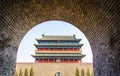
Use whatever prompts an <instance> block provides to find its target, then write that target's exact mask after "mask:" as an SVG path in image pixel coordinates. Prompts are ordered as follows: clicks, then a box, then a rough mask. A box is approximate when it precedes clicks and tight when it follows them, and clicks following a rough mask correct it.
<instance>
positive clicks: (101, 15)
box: [0, 0, 120, 76]
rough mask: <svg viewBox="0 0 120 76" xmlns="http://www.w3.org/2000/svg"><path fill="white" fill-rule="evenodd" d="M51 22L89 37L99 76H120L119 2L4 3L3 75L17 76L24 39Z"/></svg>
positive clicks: (0, 31)
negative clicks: (43, 23)
mask: <svg viewBox="0 0 120 76" xmlns="http://www.w3.org/2000/svg"><path fill="white" fill-rule="evenodd" d="M48 20H61V21H66V22H68V23H71V24H73V25H75V26H76V27H77V28H79V29H80V30H81V31H82V32H83V33H84V34H85V36H86V37H87V38H88V40H89V42H90V45H91V48H92V50H93V65H94V72H95V76H120V65H119V63H120V56H119V55H120V1H119V0H0V75H2V76H13V74H14V70H15V65H16V54H17V49H18V46H19V44H20V41H21V39H22V38H23V36H24V35H25V34H26V32H27V31H29V30H30V29H31V28H32V27H34V26H35V25H36V24H39V23H41V22H43V21H48Z"/></svg>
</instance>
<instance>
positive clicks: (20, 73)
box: [19, 68, 23, 76]
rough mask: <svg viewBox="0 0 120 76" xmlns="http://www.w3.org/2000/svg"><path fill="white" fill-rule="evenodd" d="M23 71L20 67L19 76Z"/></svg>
mask: <svg viewBox="0 0 120 76" xmlns="http://www.w3.org/2000/svg"><path fill="white" fill-rule="evenodd" d="M22 74H23V72H22V69H21V68H20V72H19V76H22Z"/></svg>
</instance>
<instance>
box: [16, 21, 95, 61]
mask: <svg viewBox="0 0 120 76" xmlns="http://www.w3.org/2000/svg"><path fill="white" fill-rule="evenodd" d="M42 34H45V35H73V34H75V35H76V38H80V39H82V40H81V41H80V43H82V44H84V45H83V46H82V54H85V55H86V57H84V58H83V59H82V62H83V63H92V62H93V55H92V51H91V47H90V44H89V42H88V40H87V38H86V37H85V35H84V34H83V33H82V32H81V31H80V30H79V29H78V28H76V27H75V26H73V25H72V24H70V23H67V22H64V21H57V20H52V21H46V22H42V23H40V24H38V25H36V26H35V27H33V28H32V29H31V30H29V31H28V32H27V33H26V35H25V36H24V37H23V39H22V40H21V43H20V45H19V48H18V53H17V62H18V63H29V62H30V63H34V62H35V60H34V58H33V57H32V56H31V55H32V54H35V49H36V48H35V46H34V44H36V43H37V41H36V40H35V39H39V38H41V37H42Z"/></svg>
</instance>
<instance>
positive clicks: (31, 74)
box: [30, 67, 34, 76]
mask: <svg viewBox="0 0 120 76" xmlns="http://www.w3.org/2000/svg"><path fill="white" fill-rule="evenodd" d="M30 76H34V71H33V67H32V68H31V69H30Z"/></svg>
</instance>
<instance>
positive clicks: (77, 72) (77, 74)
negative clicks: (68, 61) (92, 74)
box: [75, 68, 80, 76]
mask: <svg viewBox="0 0 120 76" xmlns="http://www.w3.org/2000/svg"><path fill="white" fill-rule="evenodd" d="M75 76H80V75H79V70H78V68H76V71H75Z"/></svg>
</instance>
